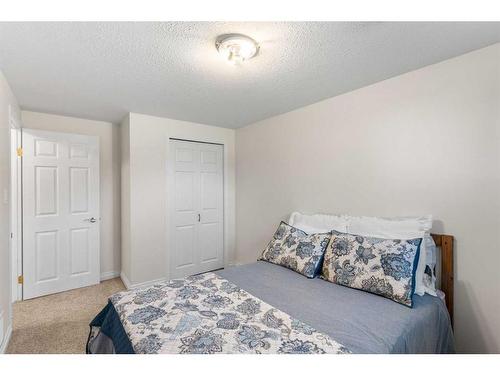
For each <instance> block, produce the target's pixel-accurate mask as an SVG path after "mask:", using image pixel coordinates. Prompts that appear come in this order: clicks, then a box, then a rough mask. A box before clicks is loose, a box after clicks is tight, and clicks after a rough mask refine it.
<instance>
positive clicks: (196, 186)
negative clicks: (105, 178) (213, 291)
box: [167, 139, 224, 278]
mask: <svg viewBox="0 0 500 375" xmlns="http://www.w3.org/2000/svg"><path fill="white" fill-rule="evenodd" d="M168 160H169V161H168V171H167V178H168V184H167V185H168V192H167V195H168V197H167V210H168V213H169V215H168V221H169V224H168V225H169V231H168V235H169V240H168V243H169V246H168V248H169V252H170V272H171V275H170V277H171V278H177V277H184V276H187V275H193V274H197V273H201V272H206V271H211V270H215V269H218V268H221V267H223V265H224V215H223V201H224V189H223V181H224V176H223V146H222V145H218V144H208V143H199V142H189V141H180V140H173V139H171V140H170V141H169V159H168Z"/></svg>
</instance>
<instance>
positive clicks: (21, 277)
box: [17, 275, 24, 284]
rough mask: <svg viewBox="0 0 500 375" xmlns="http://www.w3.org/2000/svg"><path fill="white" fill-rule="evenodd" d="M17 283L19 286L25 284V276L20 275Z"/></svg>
mask: <svg viewBox="0 0 500 375" xmlns="http://www.w3.org/2000/svg"><path fill="white" fill-rule="evenodd" d="M17 283H18V284H24V277H23V275H19V276H18V277H17Z"/></svg>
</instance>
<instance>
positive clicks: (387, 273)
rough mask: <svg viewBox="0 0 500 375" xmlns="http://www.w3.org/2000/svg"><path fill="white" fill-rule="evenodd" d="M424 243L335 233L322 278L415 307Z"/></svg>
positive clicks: (324, 264)
mask: <svg viewBox="0 0 500 375" xmlns="http://www.w3.org/2000/svg"><path fill="white" fill-rule="evenodd" d="M421 242H422V239H421V238H414V239H408V240H396V239H385V238H377V237H364V236H359V235H352V234H347V233H339V232H335V231H333V232H332V238H331V240H330V244H329V245H328V248H327V250H326V252H325V259H324V261H323V269H322V275H321V277H322V278H323V279H325V280H327V281H330V282H333V283H336V284H339V285H344V286H348V287H351V288H354V289H360V290H364V291H367V292H370V293H374V294H378V295H381V296H383V297H386V298H389V299H392V300H393V301H395V302H398V303H401V304H403V305H406V306H409V307H413V293H414V291H415V275H416V268H417V264H418V258H419V255H420V244H421Z"/></svg>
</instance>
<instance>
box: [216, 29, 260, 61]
mask: <svg viewBox="0 0 500 375" xmlns="http://www.w3.org/2000/svg"><path fill="white" fill-rule="evenodd" d="M215 47H216V48H217V51H219V53H220V54H221V55H222V56H223V57H224V59H226V60H227V61H228V62H229V63H231V64H234V65H238V64H241V63H242V62H243V61H246V60H249V59H251V58H252V57H254V56H255V55H256V54H257V52H259V45H258V44H257V42H256V41H255V40H253V39H252V38H250V37H248V36H246V35H242V34H225V35H220V36H219V37H217V40H216V42H215Z"/></svg>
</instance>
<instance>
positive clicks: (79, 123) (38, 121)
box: [22, 111, 121, 279]
mask: <svg viewBox="0 0 500 375" xmlns="http://www.w3.org/2000/svg"><path fill="white" fill-rule="evenodd" d="M22 120H23V127H25V128H30V129H41V130H49V131H57V132H66V133H76V134H83V135H93V136H98V137H99V142H100V157H101V160H100V166H99V168H100V185H101V187H100V201H101V202H100V205H101V233H100V240H101V278H104V279H105V278H110V277H116V276H118V275H119V273H120V269H121V264H120V263H121V261H120V253H121V250H120V249H121V245H120V241H121V228H120V163H121V162H120V133H119V131H120V128H119V125H114V124H112V123H109V122H103V121H92V120H85V119H80V118H75V117H67V116H57V115H51V114H46V113H40V112H30V111H22Z"/></svg>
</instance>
